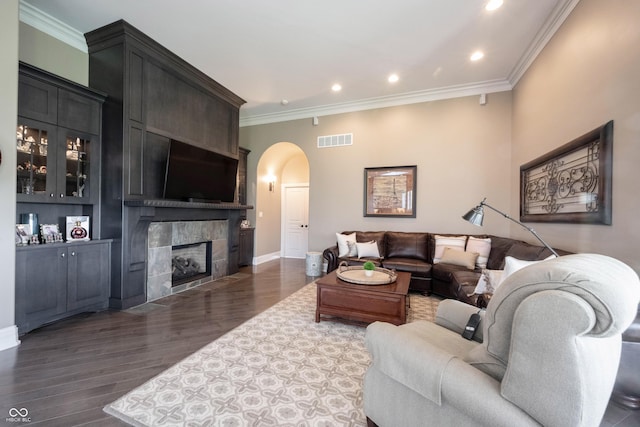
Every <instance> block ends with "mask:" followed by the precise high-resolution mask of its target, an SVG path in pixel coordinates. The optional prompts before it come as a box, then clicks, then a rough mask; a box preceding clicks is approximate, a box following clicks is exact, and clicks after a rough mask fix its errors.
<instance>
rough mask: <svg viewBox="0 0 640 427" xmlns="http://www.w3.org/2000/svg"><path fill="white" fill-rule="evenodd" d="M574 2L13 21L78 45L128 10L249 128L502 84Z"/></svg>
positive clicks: (29, 8)
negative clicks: (395, 78)
mask: <svg viewBox="0 0 640 427" xmlns="http://www.w3.org/2000/svg"><path fill="white" fill-rule="evenodd" d="M578 1H579V0H504V5H503V6H502V7H501V8H500V9H498V10H496V11H493V12H488V11H486V10H485V9H484V6H485V4H486V2H487V0H396V1H390V0H321V1H311V0H306V1H305V0H271V1H265V0H181V1H176V0H90V1H87V0H21V10H20V11H21V13H20V19H21V20H22V21H23V22H25V23H27V24H29V25H33V26H35V27H36V28H38V29H40V30H42V31H45V32H47V33H49V34H51V35H54V36H56V37H58V38H60V39H62V40H64V41H66V42H67V43H70V44H73V45H75V46H76V47H78V48H80V49H83V50H85V51H86V43H84V39H83V37H82V34H84V33H85V32H88V31H91V30H94V29H96V28H99V27H101V26H103V25H106V24H109V23H111V22H113V21H116V20H118V19H124V20H126V21H127V22H129V23H130V24H131V25H133V26H134V27H136V28H138V29H139V30H141V31H142V32H144V33H145V34H147V35H148V36H150V37H151V38H153V39H155V40H156V41H157V42H159V43H160V44H162V45H164V46H165V47H167V48H168V49H169V50H171V51H173V52H174V53H175V54H177V55H178V56H180V57H182V58H183V59H184V60H186V61H187V62H189V63H191V64H192V65H194V66H195V67H197V68H198V69H200V70H201V71H203V72H205V73H206V74H208V75H209V76H211V77H212V78H213V79H214V80H216V81H217V82H219V83H221V84H222V85H224V86H225V87H227V88H229V89H230V90H232V91H233V92H235V93H236V94H237V95H239V96H240V97H242V98H243V99H245V100H246V101H247V103H246V104H245V105H244V106H243V107H242V108H241V124H244V125H247V124H257V123H267V122H273V121H280V120H289V119H292V118H303V117H311V116H319V115H326V114H333V113H339V112H346V111H355V110H360V109H366V108H376V107H381V106H390V105H398V104H406V103H411V102H423V101H429V100H433V99H442V98H447V97H455V96H466V95H474V94H481V93H491V92H497V91H502V90H509V89H511V88H512V87H513V85H514V84H515V83H516V82H517V80H518V79H519V78H520V76H521V75H522V73H523V72H524V71H525V70H526V68H527V67H528V65H529V64H530V63H531V61H532V60H533V59H534V58H535V56H536V55H537V53H538V52H539V51H540V50H541V49H542V47H543V46H544V44H545V43H546V42H547V41H548V40H549V39H550V38H551V36H552V35H553V33H554V32H555V31H556V29H557V28H558V27H559V25H560V24H561V23H562V22H563V21H564V19H565V18H566V16H567V15H568V14H569V13H570V11H571V10H572V9H573V7H574V6H575V4H576V3H577V2H578ZM475 50H482V51H484V53H485V57H484V58H483V59H482V60H481V61H478V62H471V61H469V56H470V55H471V53H472V52H474V51H475ZM392 72H393V73H397V74H398V75H399V76H400V81H399V82H398V83H396V84H394V85H391V84H389V83H388V82H387V81H386V79H387V76H388V75H389V74H390V73H392ZM334 83H340V84H341V85H342V87H343V89H342V91H341V92H339V93H334V92H332V91H331V86H332V85H333V84H334ZM285 99H286V100H287V101H288V103H287V104H286V105H282V102H281V101H282V100H285Z"/></svg>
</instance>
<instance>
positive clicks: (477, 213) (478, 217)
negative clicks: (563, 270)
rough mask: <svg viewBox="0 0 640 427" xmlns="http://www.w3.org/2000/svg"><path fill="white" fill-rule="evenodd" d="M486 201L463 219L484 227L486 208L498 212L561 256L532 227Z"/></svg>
mask: <svg viewBox="0 0 640 427" xmlns="http://www.w3.org/2000/svg"><path fill="white" fill-rule="evenodd" d="M485 200H487V198H486V197H485V198H484V199H482V201H481V202H480V204H479V205H478V206H476V207H475V208H473V209H471V210H470V211H469V212H467V213H466V214H464V215H463V216H462V219H464V220H466V221H469V222H470V223H471V224H473V225H477V226H481V225H482V220H483V219H484V206H486V207H488V208H489V209H491V210H494V211H496V212H498V213H499V214H500V215H502V216H503V217H505V218H507V219H510V220H511V221H513V222H515V223H516V224H518V225H521V226H522V227H524V228H526V229H527V230H529V232H530V233H531V234H533V235H534V236H536V239H538V240H540V243H542V244H543V245H544V247H545V248H547V249H549V250H550V251H551V253H552V254H554V255H555V256H559V255H558V253H557V252H556V251H555V250H553V248H552V247H551V246H549V245H548V244H547V242H545V241H544V240H542V237H540V236H538V233H536V231H535V230H534V229H533V228H531V227H527V226H526V225H524V224H523V223H521V222H520V221H518V220H515V219H513V218H511V217H510V216H509V215H507V214H506V213H504V212H501V211H499V210H498V209H496V208H494V207H493V206H491V205H489V204H487V203H485Z"/></svg>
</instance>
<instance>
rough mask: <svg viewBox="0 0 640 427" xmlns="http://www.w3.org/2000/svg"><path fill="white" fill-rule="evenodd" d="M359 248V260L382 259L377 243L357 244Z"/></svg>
mask: <svg viewBox="0 0 640 427" xmlns="http://www.w3.org/2000/svg"><path fill="white" fill-rule="evenodd" d="M356 246H357V247H358V258H380V251H378V244H377V243H376V242H375V241H373V240H372V241H371V242H366V243H356Z"/></svg>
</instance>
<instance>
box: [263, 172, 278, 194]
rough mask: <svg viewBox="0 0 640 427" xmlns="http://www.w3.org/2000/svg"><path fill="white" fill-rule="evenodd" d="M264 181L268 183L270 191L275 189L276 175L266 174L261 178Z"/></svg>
mask: <svg viewBox="0 0 640 427" xmlns="http://www.w3.org/2000/svg"><path fill="white" fill-rule="evenodd" d="M263 180H264V182H266V183H267V184H268V185H269V191H270V192H274V191H275V189H276V177H275V176H274V175H271V174H269V175H266V176H265V177H264V178H263Z"/></svg>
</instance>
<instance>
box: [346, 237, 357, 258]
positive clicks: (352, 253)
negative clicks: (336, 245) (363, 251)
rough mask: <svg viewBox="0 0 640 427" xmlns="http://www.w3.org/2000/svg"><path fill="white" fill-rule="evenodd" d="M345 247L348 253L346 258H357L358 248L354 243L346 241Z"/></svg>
mask: <svg viewBox="0 0 640 427" xmlns="http://www.w3.org/2000/svg"><path fill="white" fill-rule="evenodd" d="M347 246H349V253H348V254H347V256H350V257H351V256H358V246H356V242H352V241H350V240H348V241H347Z"/></svg>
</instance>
